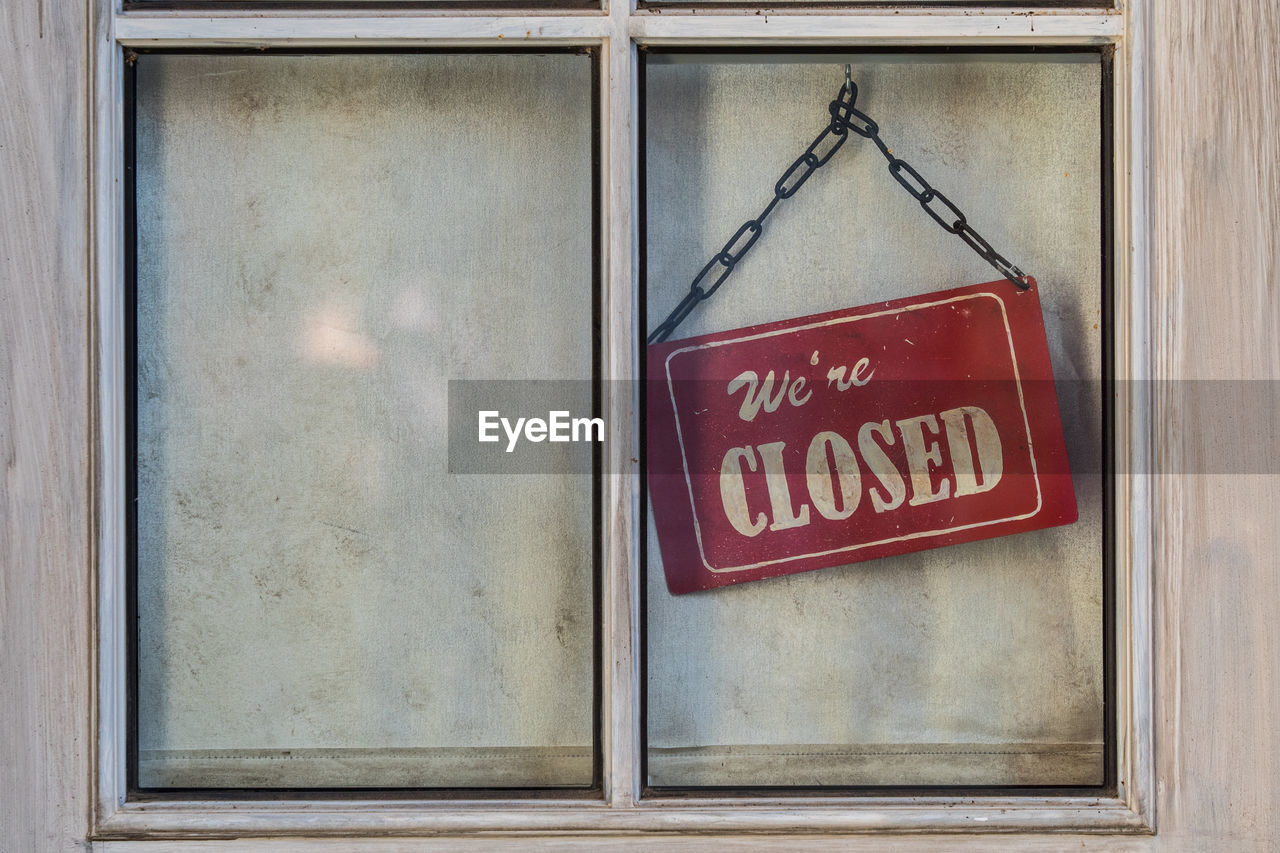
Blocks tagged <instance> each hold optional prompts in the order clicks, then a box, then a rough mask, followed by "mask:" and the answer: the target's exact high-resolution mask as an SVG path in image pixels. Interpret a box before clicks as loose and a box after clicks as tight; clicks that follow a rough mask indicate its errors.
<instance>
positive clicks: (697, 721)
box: [644, 52, 1105, 787]
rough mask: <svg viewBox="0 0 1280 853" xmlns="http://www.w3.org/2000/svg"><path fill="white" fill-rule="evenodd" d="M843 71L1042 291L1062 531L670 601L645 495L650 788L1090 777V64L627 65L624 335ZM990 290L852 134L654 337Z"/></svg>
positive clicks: (763, 193)
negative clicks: (629, 309) (637, 305)
mask: <svg viewBox="0 0 1280 853" xmlns="http://www.w3.org/2000/svg"><path fill="white" fill-rule="evenodd" d="M845 62H851V63H852V73H853V79H854V81H855V82H856V83H857V84H858V86H859V87H860V88H859V95H858V100H857V105H858V107H859V109H861V110H863V111H865V112H866V113H867V114H869V115H870V116H871V117H872V118H873V119H875V120H877V121H878V122H879V127H880V133H881V134H882V136H883V138H884V140H885V142H886V144H887V146H888V147H889V148H890V149H891V150H892V153H893V156H896V157H901V158H904V159H905V160H907V161H908V162H909V163H910V164H911V165H912V166H914V167H915V168H916V169H917V170H918V171H919V172H920V173H921V174H922V175H924V176H925V177H926V178H928V179H929V180H930V181H931V182H932V183H933V185H935V186H936V187H937V188H938V189H939V190H941V191H943V192H945V193H946V195H947V197H949V198H950V199H951V200H952V201H953V202H955V204H956V205H957V206H958V207H959V208H960V209H961V210H963V211H964V212H965V213H966V214H967V215H968V221H969V222H970V223H971V224H972V225H973V226H974V227H975V228H976V229H977V230H978V231H979V232H980V233H981V234H982V235H983V236H984V237H985V238H987V239H988V240H989V241H990V242H991V244H992V245H993V246H994V247H995V248H996V249H997V250H1000V251H1001V252H1002V253H1003V254H1005V255H1007V256H1008V257H1009V258H1010V259H1011V260H1012V261H1013V262H1014V263H1016V264H1018V265H1019V266H1020V267H1021V268H1022V269H1023V270H1026V271H1027V272H1028V273H1030V274H1031V275H1033V276H1035V277H1036V278H1037V279H1038V281H1039V288H1038V289H1039V293H1040V300H1041V303H1042V306H1043V318H1044V323H1045V326H1046V331H1047V338H1048V343H1049V352H1050V355H1051V358H1052V363H1053V370H1054V375H1055V377H1056V378H1057V380H1058V382H1057V390H1056V393H1057V396H1058V399H1059V405H1060V408H1061V420H1062V427H1063V430H1064V433H1065V440H1066V449H1067V452H1068V454H1069V457H1070V460H1071V471H1072V474H1073V477H1074V486H1075V497H1076V502H1077V505H1078V508H1079V520H1078V521H1076V522H1075V523H1074V524H1068V525H1065V526H1060V527H1053V528H1050V529H1044V530H1037V531H1034V532H1023V533H1019V534H1017V535H1011V536H1003V537H1001V538H992V539H987V540H984V541H976V542H969V543H967V544H957V545H950V546H947V547H934V548H932V549H930V550H920V551H917V552H915V553H909V554H899V555H897V556H886V557H883V558H881V559H874V560H868V561H865V562H857V563H854V564H851V565H845V566H836V567H831V568H823V569H821V570H817V571H810V572H806V573H802V574H793V575H789V576H784V577H775V578H771V579H767V580H760V581H757V582H750V583H741V584H738V585H734V586H724V587H721V588H717V589H708V590H704V591H699V592H692V593H688V594H682V595H673V594H672V593H671V592H670V591H669V590H668V587H667V584H666V582H665V579H664V566H663V555H662V552H661V548H660V543H659V539H658V533H657V530H656V527H655V524H654V520H653V506H652V505H650V518H649V534H648V545H647V555H648V556H647V570H646V571H647V625H646V630H647V648H646V654H647V659H646V660H647V678H648V683H647V691H648V704H647V738H648V741H647V742H648V753H647V755H648V777H647V778H648V782H649V784H650V785H653V786H659V787H661V786H675V787H680V786H704V785H712V786H716V785H719V786H739V787H752V786H773V785H779V786H818V785H824V786H825V785H832V786H862V785H904V786H923V785H965V786H987V785H991V786H998V785H1057V786H1084V785H1090V786H1092V785H1100V784H1102V783H1103V781H1104V776H1105V774H1104V741H1105V737H1104V735H1105V724H1104V707H1103V695H1104V683H1105V680H1104V672H1105V666H1104V658H1105V653H1104V640H1103V637H1104V623H1103V619H1104V617H1103V613H1104V539H1103V531H1104V504H1103V478H1102V476H1101V473H1100V472H1101V471H1102V449H1101V448H1102V402H1101V401H1102V394H1101V382H1100V380H1101V379H1102V371H1103V333H1102V330H1101V329H1102V327H1103V326H1104V325H1105V324H1104V322H1103V314H1102V312H1103V286H1102V266H1101V252H1100V247H1101V246H1102V244H1103V235H1102V230H1101V229H1102V224H1101V215H1100V211H1101V210H1102V209H1103V205H1102V174H1103V162H1102V156H1101V140H1102V128H1101V126H1100V122H1101V116H1102V104H1101V101H1100V97H1101V91H1102V77H1101V75H1102V66H1101V59H1100V56H1099V54H1098V53H1096V52H1094V53H1067V52H1059V53H1039V52H1037V53H1035V54H1031V53H1016V54H998V55H996V54H987V55H977V54H967V55H965V54H954V53H953V54H946V55H943V54H929V53H904V54H899V55H886V54H868V53H862V54H855V55H850V56H843V55H841V56H835V55H831V56H825V55H824V56H818V55H813V54H810V55H795V54H792V55H789V56H784V55H777V54H771V55H759V54H756V55H747V56H743V55H739V56H714V55H707V54H702V55H683V56H681V55H673V54H655V55H650V56H649V58H648V59H647V61H646V68H645V87H646V89H645V92H646V95H645V98H646V103H645V110H646V112H645V119H646V122H647V125H646V137H645V151H644V157H645V159H644V174H645V180H646V195H645V202H646V204H647V214H646V215H647V219H646V222H647V229H648V232H647V236H646V244H645V252H646V255H645V257H646V259H647V272H646V282H645V288H646V290H645V293H646V305H647V309H646V310H647V314H648V318H647V324H648V328H649V329H650V330H653V329H655V328H656V327H657V326H658V325H659V323H661V322H662V320H663V319H664V318H665V317H666V315H667V312H669V311H670V310H671V309H672V308H673V307H675V306H676V304H677V303H678V302H679V300H680V299H681V297H682V296H683V295H684V294H685V293H686V292H687V291H688V288H689V284H690V282H691V281H692V280H693V278H694V275H695V274H696V273H697V271H698V270H699V269H701V268H702V267H703V265H704V264H706V263H707V261H708V260H709V259H711V258H713V257H714V256H715V254H716V252H718V251H719V250H720V248H721V246H723V245H724V243H725V241H726V240H727V239H728V238H729V237H730V236H731V235H732V234H734V233H735V231H737V229H738V228H739V226H740V225H742V223H743V222H745V221H747V220H748V219H751V218H752V217H755V216H756V215H757V214H758V213H759V212H760V211H761V209H762V208H763V207H764V206H765V204H766V202H768V201H769V200H770V199H771V198H773V196H774V182H775V180H777V179H778V177H779V176H780V175H782V174H783V172H784V171H785V170H786V169H787V168H788V167H789V166H790V165H791V164H792V163H793V161H795V159H796V158H797V157H799V156H800V155H801V154H802V153H803V152H804V151H805V148H806V146H807V145H809V144H810V142H811V141H812V140H813V139H814V137H815V136H816V135H817V134H818V133H819V132H820V131H821V130H822V128H823V127H824V126H825V125H826V124H827V123H828V121H829V119H830V113H829V112H828V103H829V102H830V101H831V100H832V99H833V98H835V97H836V94H837V92H838V90H839V89H840V86H841V84H842V83H843V82H844V63H845ZM995 278H998V274H997V273H996V272H995V271H994V270H992V269H991V267H990V266H988V265H987V264H986V263H985V262H984V261H983V260H982V259H980V258H979V257H978V256H977V255H975V254H974V253H973V252H972V251H971V250H970V249H969V248H967V247H966V246H965V245H964V244H963V243H962V242H961V240H960V239H959V238H958V237H956V236H954V235H952V234H948V233H946V232H945V231H944V230H943V229H942V228H939V227H938V225H937V224H935V222H934V221H933V220H932V219H930V218H929V217H928V216H927V215H925V213H924V212H923V211H922V210H921V209H920V205H918V204H917V203H916V201H915V200H914V199H913V198H912V197H911V196H910V195H909V194H908V193H907V192H905V191H904V190H903V188H902V187H900V186H899V184H898V183H897V182H895V180H893V178H892V176H891V175H890V174H889V172H888V170H887V169H886V160H885V158H884V157H883V156H882V155H881V153H880V152H879V151H877V149H876V148H875V147H874V146H873V144H872V142H871V141H870V140H867V139H863V138H861V137H858V136H855V135H852V134H851V135H850V137H849V141H848V142H847V143H846V144H845V146H844V147H843V148H842V149H841V150H839V151H838V152H837V153H836V154H835V155H834V156H833V157H832V159H831V160H830V161H829V162H828V163H827V164H826V165H825V166H823V167H821V169H819V170H818V171H817V172H816V173H814V174H813V175H812V176H811V178H810V179H809V180H808V182H807V183H805V184H804V186H803V189H802V190H800V191H799V192H798V193H796V194H795V195H794V196H793V197H791V198H790V199H787V200H783V201H780V202H779V204H778V207H777V208H776V209H775V210H774V212H773V213H772V214H771V216H770V218H769V219H768V221H767V224H766V225H765V226H764V229H763V233H762V235H761V236H760V238H759V240H758V242H757V243H756V244H755V245H754V247H753V248H752V249H751V252H750V254H749V255H748V256H747V257H746V260H744V261H742V262H741V263H739V264H738V265H737V266H736V268H735V270H734V272H733V274H732V275H731V277H730V278H729V279H728V280H727V282H726V283H725V284H724V285H723V286H722V287H721V288H720V289H719V290H718V291H717V292H716V293H715V294H714V295H713V296H712V297H711V298H710V299H708V300H707V301H705V302H702V303H701V304H700V305H699V306H698V307H697V308H696V310H694V311H693V313H692V314H691V315H690V316H689V317H688V319H687V320H685V321H684V323H683V324H682V325H681V326H680V327H679V329H678V331H677V332H676V333H675V335H674V337H675V338H686V337H692V336H697V335H703V334H707V333H711V332H719V331H724V330H732V329H738V328H741V327H746V326H751V325H754V324H761V323H768V322H771V321H778V320H784V319H787V318H794V317H803V316H806V315H811V314H816V313H819V312H827V311H835V310H838V309H846V308H853V307H855V306H861V305H868V304H870V303H874V302H879V301H883V300H891V299H896V298H900V297H910V296H915V295H922V294H929V293H933V292H936V291H941V290H945V289H949V288H957V287H960V286H963V285H976V284H979V283H982V282H990V281H992V280H993V279H995ZM1006 284H1007V283H1006ZM1007 286H1008V287H1010V288H1012V287H1013V285H1011V284H1007ZM734 369H735V370H736V369H737V368H734ZM761 373H763V370H761ZM779 373H781V368H779ZM651 396H652V395H651ZM650 410H651V411H652V408H651V409H650ZM868 417H870V416H868ZM876 417H879V416H878V415H877V416H876ZM839 428H840V427H832V429H839ZM857 428H858V427H857V424H856V423H855V424H853V429H854V430H855V431H856V430H857ZM864 464H865V463H864ZM895 464H896V463H895ZM760 476H761V477H763V474H761V475H760ZM868 477H869V475H868ZM722 488H723V486H722ZM757 494H759V493H757ZM868 503H869V501H868ZM764 509H768V506H767V503H766V504H765V505H764V507H763V508H762V511H763V510H764ZM816 511H817V510H815V512H816ZM743 547H744V549H747V550H746V551H744V553H747V554H749V553H750V551H749V549H750V548H751V547H753V546H752V545H749V544H747V545H743Z"/></svg>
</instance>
